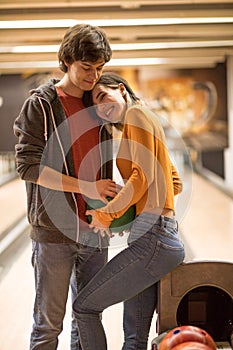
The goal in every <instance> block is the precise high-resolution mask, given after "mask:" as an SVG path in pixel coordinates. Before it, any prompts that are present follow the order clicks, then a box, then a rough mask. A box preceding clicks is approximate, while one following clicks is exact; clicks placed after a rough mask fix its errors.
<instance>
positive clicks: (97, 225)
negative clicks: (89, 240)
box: [86, 210, 113, 237]
mask: <svg viewBox="0 0 233 350" xmlns="http://www.w3.org/2000/svg"><path fill="white" fill-rule="evenodd" d="M86 215H91V217H92V220H91V223H90V225H89V227H90V228H91V229H92V231H93V232H94V233H100V235H101V236H102V237H104V236H105V235H108V236H109V237H113V234H112V232H111V230H110V228H109V227H107V226H104V225H102V224H101V222H99V221H98V219H97V218H96V211H95V210H87V211H86Z"/></svg>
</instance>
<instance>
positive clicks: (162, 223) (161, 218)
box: [160, 215, 164, 227]
mask: <svg viewBox="0 0 233 350" xmlns="http://www.w3.org/2000/svg"><path fill="white" fill-rule="evenodd" d="M160 226H161V227H164V216H163V215H160Z"/></svg>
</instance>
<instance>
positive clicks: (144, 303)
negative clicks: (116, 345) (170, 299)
mask: <svg viewBox="0 0 233 350" xmlns="http://www.w3.org/2000/svg"><path fill="white" fill-rule="evenodd" d="M157 285H158V284H157V283H155V284H153V285H152V286H150V287H149V288H146V289H145V290H143V291H142V292H141V293H139V294H137V295H136V296H135V297H133V298H131V299H128V300H126V301H125V302H124V317H123V329H124V344H123V347H122V350H134V349H137V346H138V348H139V349H147V341H148V337H149V332H150V325H151V321H152V318H153V315H154V312H155V309H156V306H157Z"/></svg>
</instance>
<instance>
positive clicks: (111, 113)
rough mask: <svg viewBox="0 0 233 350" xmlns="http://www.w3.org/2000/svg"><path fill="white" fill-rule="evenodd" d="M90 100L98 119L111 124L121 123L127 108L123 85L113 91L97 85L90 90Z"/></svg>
mask: <svg viewBox="0 0 233 350" xmlns="http://www.w3.org/2000/svg"><path fill="white" fill-rule="evenodd" d="M92 98H93V103H94V105H95V108H96V113H97V114H98V116H99V117H100V118H102V119H105V120H107V121H110V122H111V123H118V122H122V120H123V118H124V115H125V112H126V108H127V104H126V89H125V86H124V84H119V85H118V87H117V88H114V89H113V88H110V87H107V86H104V85H101V84H97V85H96V86H95V87H94V89H93V90H92Z"/></svg>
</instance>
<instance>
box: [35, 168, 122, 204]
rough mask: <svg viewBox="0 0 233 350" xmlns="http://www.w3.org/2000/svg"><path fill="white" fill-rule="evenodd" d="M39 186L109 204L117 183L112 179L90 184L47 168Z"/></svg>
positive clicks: (40, 178)
mask: <svg viewBox="0 0 233 350" xmlns="http://www.w3.org/2000/svg"><path fill="white" fill-rule="evenodd" d="M36 183H37V184H38V185H40V186H43V187H46V188H50V189H52V190H56V191H63V192H73V193H81V194H83V195H85V196H86V197H88V198H93V199H101V200H104V201H105V202H107V200H106V197H107V196H110V197H115V195H116V192H117V186H116V183H115V182H114V181H112V180H110V179H106V180H99V181H96V182H89V181H84V180H79V179H77V178H75V177H72V176H68V175H65V174H62V173H60V172H58V171H56V170H54V169H52V168H50V167H47V166H45V167H44V168H43V169H42V171H41V173H40V175H39V178H38V180H37V182H36Z"/></svg>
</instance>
